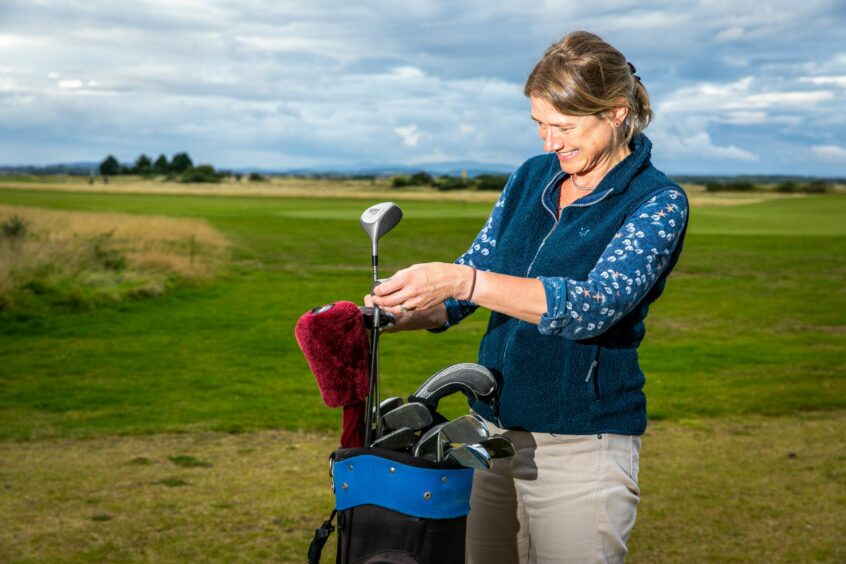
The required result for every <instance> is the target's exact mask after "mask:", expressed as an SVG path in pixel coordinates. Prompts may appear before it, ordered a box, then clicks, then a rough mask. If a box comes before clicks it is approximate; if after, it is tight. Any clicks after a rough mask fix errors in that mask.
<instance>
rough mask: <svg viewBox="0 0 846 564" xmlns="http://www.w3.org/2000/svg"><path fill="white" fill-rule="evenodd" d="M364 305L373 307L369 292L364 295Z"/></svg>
mask: <svg viewBox="0 0 846 564" xmlns="http://www.w3.org/2000/svg"><path fill="white" fill-rule="evenodd" d="M364 305H365V306H367V307H373V296H371V295H370V294H367V295H366V296H364Z"/></svg>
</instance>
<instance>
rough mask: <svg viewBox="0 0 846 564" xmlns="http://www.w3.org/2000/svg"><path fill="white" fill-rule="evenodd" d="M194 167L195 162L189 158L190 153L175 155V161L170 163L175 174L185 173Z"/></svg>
mask: <svg viewBox="0 0 846 564" xmlns="http://www.w3.org/2000/svg"><path fill="white" fill-rule="evenodd" d="M192 166H194V161H192V160H191V157H189V156H188V153H176V154H175V155H173V160H171V161H170V170H171V171H173V172H185V171H186V170H188V169H189V168H191V167H192Z"/></svg>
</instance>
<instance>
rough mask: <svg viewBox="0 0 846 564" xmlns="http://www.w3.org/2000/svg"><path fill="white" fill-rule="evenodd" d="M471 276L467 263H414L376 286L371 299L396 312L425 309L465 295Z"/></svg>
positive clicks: (470, 282)
mask: <svg viewBox="0 0 846 564" xmlns="http://www.w3.org/2000/svg"><path fill="white" fill-rule="evenodd" d="M472 277H473V268H472V267H470V266H463V265H458V264H452V263H444V262H430V263H426V264H415V265H413V266H410V267H408V268H404V269H402V270H400V271H398V272H397V273H396V274H394V275H393V276H391V277H390V278H389V279H388V280H386V281H385V282H383V283H382V284H380V285H378V286H376V288H374V290H373V293H374V296H373V302H374V303H375V304H376V305H378V306H380V307H382V308H384V309H386V310H387V311H389V312H391V313H393V314H395V315H396V314H403V313H405V311H414V310H426V309H429V308H432V307H435V306H436V305H438V304H441V303H443V302H444V301H445V300H446V299H447V298H451V297H454V298H459V299H466V298H468V297H469V296H468V294H469V293H470V289H471V285H472V280H473V278H472ZM400 306H402V307H400ZM403 309H404V310H405V311H403Z"/></svg>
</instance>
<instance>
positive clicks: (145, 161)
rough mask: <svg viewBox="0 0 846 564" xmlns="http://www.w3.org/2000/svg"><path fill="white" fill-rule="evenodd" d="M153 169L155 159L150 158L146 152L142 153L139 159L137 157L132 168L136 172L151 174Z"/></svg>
mask: <svg viewBox="0 0 846 564" xmlns="http://www.w3.org/2000/svg"><path fill="white" fill-rule="evenodd" d="M152 170H153V161H151V160H150V157H148V156H147V155H145V154H143V153H142V154H141V155H140V156H139V157H138V158H137V159H135V168H133V169H132V172H134V173H135V174H149V173H150V172H152Z"/></svg>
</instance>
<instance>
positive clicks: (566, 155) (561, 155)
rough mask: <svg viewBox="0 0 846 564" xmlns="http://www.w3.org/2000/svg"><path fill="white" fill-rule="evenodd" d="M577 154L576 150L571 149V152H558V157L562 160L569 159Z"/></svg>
mask: <svg viewBox="0 0 846 564" xmlns="http://www.w3.org/2000/svg"><path fill="white" fill-rule="evenodd" d="M578 152H579V150H578V149H573V150H571V151H564V152H559V153H558V157H559V158H562V159H569V158H570V157H573V156H574V155H575V154H576V153H578Z"/></svg>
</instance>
